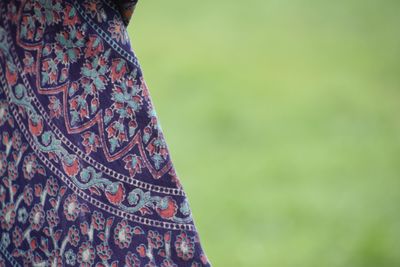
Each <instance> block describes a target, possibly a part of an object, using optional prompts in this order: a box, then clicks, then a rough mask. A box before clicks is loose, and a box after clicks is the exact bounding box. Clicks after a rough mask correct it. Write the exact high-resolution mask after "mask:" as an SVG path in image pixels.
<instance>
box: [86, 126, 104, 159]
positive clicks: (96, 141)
mask: <svg viewBox="0 0 400 267" xmlns="http://www.w3.org/2000/svg"><path fill="white" fill-rule="evenodd" d="M82 138H83V142H82V145H83V146H84V147H85V151H86V154H90V153H92V152H97V148H99V147H101V143H100V137H99V136H98V135H97V134H95V133H93V132H90V131H87V132H84V133H83V134H82Z"/></svg>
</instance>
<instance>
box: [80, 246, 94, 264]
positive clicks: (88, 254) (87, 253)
mask: <svg viewBox="0 0 400 267" xmlns="http://www.w3.org/2000/svg"><path fill="white" fill-rule="evenodd" d="M94 252H95V251H94V248H93V246H92V245H91V244H90V243H89V242H84V243H82V245H81V246H80V247H79V252H78V262H79V263H80V266H81V267H89V266H91V265H92V264H93V261H94V257H95V254H94Z"/></svg>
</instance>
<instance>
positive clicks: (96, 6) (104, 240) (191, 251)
mask: <svg viewBox="0 0 400 267" xmlns="http://www.w3.org/2000/svg"><path fill="white" fill-rule="evenodd" d="M123 2H124V3H122V4H123V5H122V6H123V7H125V8H126V7H132V6H133V5H134V4H136V1H130V2H129V3H128V2H126V1H123ZM128 10H129V8H128ZM120 12H121V2H116V3H113V2H109V1H108V0H85V1H75V0H7V1H5V0H3V1H0V205H1V206H0V224H1V225H0V266H85V267H86V266H98V267H100V266H104V267H105V266H149V267H150V266H162V267H167V266H191V267H197V266H210V263H209V262H208V260H207V257H206V255H205V254H204V252H203V250H202V247H201V244H200V239H199V236H198V233H197V231H196V228H195V225H194V222H193V217H192V214H191V209H190V207H189V203H188V200H187V197H186V195H185V193H184V190H183V188H182V186H181V184H180V183H179V178H178V176H177V173H176V171H175V169H174V166H173V164H172V162H171V158H170V155H169V150H168V147H167V144H166V142H165V139H164V136H163V133H162V129H161V127H160V122H159V121H158V119H157V115H156V112H155V109H154V106H153V104H152V101H151V98H150V94H149V91H148V88H147V86H146V82H145V81H144V79H143V73H142V71H141V68H140V65H139V63H138V60H137V58H136V56H135V54H134V52H133V50H132V48H131V46H130V42H129V38H128V35H127V31H126V27H125V25H126V21H128V20H129V19H127V18H128V17H129V16H126V15H124V16H121V13H120ZM128 13H129V12H127V13H126V14H128ZM124 21H125V23H124Z"/></svg>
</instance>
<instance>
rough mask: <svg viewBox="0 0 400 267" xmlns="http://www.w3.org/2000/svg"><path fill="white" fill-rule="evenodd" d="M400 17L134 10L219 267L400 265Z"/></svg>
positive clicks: (390, 4)
mask: <svg viewBox="0 0 400 267" xmlns="http://www.w3.org/2000/svg"><path fill="white" fill-rule="evenodd" d="M399 14H400V1H398V0H337V1H328V0H247V1H232V0H219V1H214V0H202V1H184V0H174V1H148V0H139V3H138V5H137V7H136V10H135V14H134V17H133V20H132V22H131V24H130V26H129V28H128V30H129V35H130V38H131V44H132V46H133V49H134V51H135V53H136V55H137V57H138V58H139V62H140V64H141V66H142V70H143V73H144V77H145V80H146V82H147V84H148V86H149V90H150V93H151V96H152V99H153V102H154V104H155V107H156V111H157V114H158V117H159V119H160V121H161V125H162V128H163V131H164V134H165V137H166V140H167V144H168V147H169V149H170V152H171V157H172V159H173V161H174V165H175V167H176V169H177V172H178V175H179V177H180V179H181V181H182V183H183V186H184V188H185V190H186V192H187V194H188V196H189V202H190V204H191V208H192V211H193V214H194V218H195V222H196V225H197V228H198V230H199V233H200V237H201V241H202V243H203V246H204V249H205V251H206V253H207V255H208V257H209V259H210V261H211V262H212V263H213V265H214V266H223V267H225V266H235V267H236V266H256V267H262V266H277V267H289V266H296V267H303V266H304V267H313V266H318V267H321V266H323V267H334V266H337V267H342V266H343V267H344V266H346V267H369V266H371V267H377V266H379V267H386V266H391V267H392V266H393V267H398V266H400V117H399V114H400V31H399V29H400V15H399Z"/></svg>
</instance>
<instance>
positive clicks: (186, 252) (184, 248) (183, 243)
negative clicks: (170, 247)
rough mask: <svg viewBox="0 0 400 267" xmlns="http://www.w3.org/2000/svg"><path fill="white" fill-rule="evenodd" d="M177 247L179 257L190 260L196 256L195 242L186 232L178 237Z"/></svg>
mask: <svg viewBox="0 0 400 267" xmlns="http://www.w3.org/2000/svg"><path fill="white" fill-rule="evenodd" d="M175 248H176V253H177V254H178V257H180V258H182V259H183V260H185V261H187V260H190V259H191V258H193V256H194V242H193V240H192V239H191V238H190V237H189V236H188V235H187V234H186V232H182V233H181V234H180V235H178V236H177V237H176V241H175Z"/></svg>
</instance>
